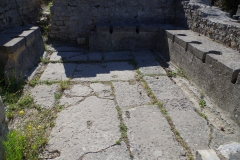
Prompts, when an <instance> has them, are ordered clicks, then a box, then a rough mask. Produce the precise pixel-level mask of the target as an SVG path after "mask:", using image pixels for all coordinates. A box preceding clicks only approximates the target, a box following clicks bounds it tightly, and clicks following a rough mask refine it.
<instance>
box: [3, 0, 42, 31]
mask: <svg viewBox="0 0 240 160" xmlns="http://www.w3.org/2000/svg"><path fill="white" fill-rule="evenodd" d="M39 9H40V0H1V1H0V31H3V30H5V29H8V28H12V27H16V26H20V25H23V24H26V23H32V24H33V23H34V22H35V21H36V20H37V18H38V13H39Z"/></svg>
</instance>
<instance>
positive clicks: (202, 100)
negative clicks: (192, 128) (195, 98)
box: [199, 93, 206, 109]
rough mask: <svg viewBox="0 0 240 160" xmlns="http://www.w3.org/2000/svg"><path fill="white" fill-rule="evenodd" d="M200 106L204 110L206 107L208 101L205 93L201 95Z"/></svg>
mask: <svg viewBox="0 0 240 160" xmlns="http://www.w3.org/2000/svg"><path fill="white" fill-rule="evenodd" d="M199 106H200V107H201V109H203V108H204V107H205V106H206V101H205V100H204V95H203V93H201V95H200V102H199Z"/></svg>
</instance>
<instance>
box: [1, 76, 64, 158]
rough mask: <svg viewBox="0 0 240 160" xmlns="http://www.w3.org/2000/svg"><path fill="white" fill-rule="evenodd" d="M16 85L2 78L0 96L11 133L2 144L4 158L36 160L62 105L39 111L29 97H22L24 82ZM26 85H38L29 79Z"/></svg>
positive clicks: (13, 81) (35, 81) (39, 108)
mask: <svg viewBox="0 0 240 160" xmlns="http://www.w3.org/2000/svg"><path fill="white" fill-rule="evenodd" d="M2 75H3V74H1V77H3V76H2ZM16 82H17V81H16V80H15V79H12V80H10V81H9V82H8V84H6V83H5V81H4V79H3V78H1V79H0V95H1V97H2V99H3V102H4V104H5V106H6V108H5V109H6V117H7V121H8V124H9V126H10V131H9V132H8V134H7V136H6V139H5V141H4V142H3V145H4V148H5V150H4V152H5V154H4V155H5V159H6V160H23V159H27V160H37V159H38V158H39V153H41V152H42V150H43V148H44V146H45V145H46V144H47V142H48V138H47V137H48V136H49V134H50V130H51V128H52V127H54V125H55V123H54V120H55V118H56V114H57V113H58V112H59V111H61V109H62V106H58V105H55V106H54V107H53V108H51V109H43V108H41V106H39V105H36V104H35V103H34V99H33V98H32V97H31V96H30V94H25V95H23V88H24V84H25V82H24V81H20V82H19V83H16ZM29 84H30V85H31V86H35V85H37V84H38V79H34V80H32V81H31V82H29ZM57 97H59V96H57Z"/></svg>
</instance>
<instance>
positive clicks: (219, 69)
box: [162, 30, 240, 125]
mask: <svg viewBox="0 0 240 160" xmlns="http://www.w3.org/2000/svg"><path fill="white" fill-rule="evenodd" d="M165 41H166V42H167V43H168V45H165V44H164V45H162V48H165V51H168V52H166V53H167V54H169V59H170V61H171V62H172V63H173V64H175V65H176V66H177V67H179V68H181V69H182V70H183V71H184V73H185V75H186V76H187V77H188V78H189V79H190V80H191V81H192V82H193V83H195V84H196V85H197V86H198V87H199V88H200V89H201V90H202V92H203V93H204V94H205V95H207V96H208V97H209V98H210V99H211V100H212V102H213V103H214V104H216V106H217V107H219V108H221V109H222V111H224V112H226V113H227V114H228V115H229V117H231V118H232V119H233V120H235V121H236V122H238V124H239V122H240V106H239V104H240V94H239V90H240V74H239V72H240V54H239V52H238V51H236V50H233V49H231V48H228V47H225V46H223V45H222V44H219V43H216V42H214V41H212V40H211V39H209V38H207V37H205V36H200V35H199V34H198V33H195V32H193V31H191V30H166V36H165ZM166 53H165V54H166ZM239 125H240V124H239Z"/></svg>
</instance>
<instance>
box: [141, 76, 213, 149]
mask: <svg viewBox="0 0 240 160" xmlns="http://www.w3.org/2000/svg"><path fill="white" fill-rule="evenodd" d="M144 79H145V80H146V82H147V83H148V85H149V87H150V88H151V90H152V91H153V93H154V94H155V96H156V97H157V99H158V100H159V101H160V102H163V105H164V107H165V108H166V110H167V112H168V114H169V115H170V117H171V119H172V121H173V124H174V125H175V127H176V129H177V130H178V131H179V133H180V135H181V136H182V138H183V139H184V140H185V142H187V144H188V145H189V146H190V148H191V150H192V152H193V153H194V152H195V151H196V150H201V149H206V148H208V143H209V139H210V137H209V135H210V128H209V126H208V124H207V121H206V120H205V119H203V118H202V117H200V116H199V115H198V114H197V113H196V112H195V111H194V108H193V103H192V102H190V101H189V100H188V99H187V98H186V97H185V95H184V93H183V92H182V91H181V89H180V88H178V86H176V85H175V84H174V83H173V82H172V81H171V80H170V79H169V78H168V77H166V76H160V77H157V78H153V77H145V78H144Z"/></svg>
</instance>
